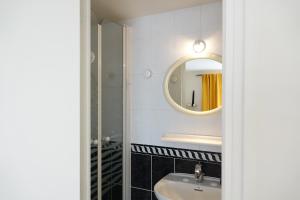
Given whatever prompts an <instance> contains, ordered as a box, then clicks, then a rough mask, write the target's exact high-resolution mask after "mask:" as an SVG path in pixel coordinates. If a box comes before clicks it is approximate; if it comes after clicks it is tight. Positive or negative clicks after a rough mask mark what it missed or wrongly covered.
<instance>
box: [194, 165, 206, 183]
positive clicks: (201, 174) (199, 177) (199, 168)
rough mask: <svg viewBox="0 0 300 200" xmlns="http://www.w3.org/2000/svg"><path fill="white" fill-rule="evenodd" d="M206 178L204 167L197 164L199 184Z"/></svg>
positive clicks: (196, 174)
mask: <svg viewBox="0 0 300 200" xmlns="http://www.w3.org/2000/svg"><path fill="white" fill-rule="evenodd" d="M203 177H204V173H203V170H202V165H201V163H199V164H196V166H195V178H196V181H197V182H202V181H203Z"/></svg>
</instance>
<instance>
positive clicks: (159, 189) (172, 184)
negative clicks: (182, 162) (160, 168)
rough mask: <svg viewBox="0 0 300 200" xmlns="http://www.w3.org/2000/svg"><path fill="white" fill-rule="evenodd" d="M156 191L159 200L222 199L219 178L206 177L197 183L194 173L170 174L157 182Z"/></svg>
mask: <svg viewBox="0 0 300 200" xmlns="http://www.w3.org/2000/svg"><path fill="white" fill-rule="evenodd" d="M154 192H155V195H156V197H157V198H158V199H159V200H221V185H220V183H219V179H215V178H210V177H204V180H203V181H202V182H201V183H198V184H196V181H195V178H194V176H193V175H192V174H179V173H171V174H168V175H167V176H165V177H164V178H162V179H161V180H160V181H158V182H157V183H156V184H155V186H154Z"/></svg>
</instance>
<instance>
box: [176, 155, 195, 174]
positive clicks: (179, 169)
mask: <svg viewBox="0 0 300 200" xmlns="http://www.w3.org/2000/svg"><path fill="white" fill-rule="evenodd" d="M197 163H199V162H198V161H196V160H184V159H175V172H176V173H187V174H193V173H194V170H195V165H196V164H197Z"/></svg>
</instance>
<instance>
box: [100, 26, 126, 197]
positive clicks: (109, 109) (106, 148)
mask: <svg viewBox="0 0 300 200" xmlns="http://www.w3.org/2000/svg"><path fill="white" fill-rule="evenodd" d="M101 30H102V47H101V53H102V58H101V60H102V63H101V76H102V77H101V87H102V88H101V100H102V106H101V108H102V112H101V121H102V122H101V124H102V125H101V126H102V130H101V133H102V200H122V174H123V167H122V166H123V155H122V153H123V27H122V26H121V25H119V24H116V23H112V22H104V23H103V24H102V28H101Z"/></svg>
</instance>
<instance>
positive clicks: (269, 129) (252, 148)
mask: <svg viewBox="0 0 300 200" xmlns="http://www.w3.org/2000/svg"><path fill="white" fill-rule="evenodd" d="M245 8H246V15H245V31H246V32H245V33H246V41H245V42H246V43H245V51H246V52H245V53H246V57H245V65H246V71H245V91H244V95H245V124H244V129H245V138H244V152H243V159H244V170H243V171H244V200H254V199H255V200H266V199H270V200H271V199H272V200H282V199H294V200H296V199H300V193H299V178H300V171H299V169H300V157H299V144H300V134H299V132H300V128H299V121H300V112H299V110H300V104H299V102H300V79H299V74H300V67H299V63H300V56H299V46H300V39H299V35H300V20H299V19H300V14H299V8H300V1H298V0H287V1H283V0H265V1H260V0H246V7H245Z"/></svg>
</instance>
